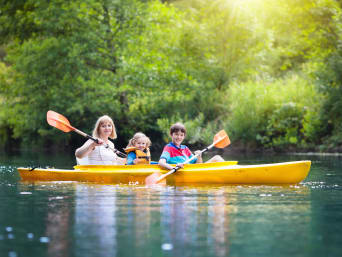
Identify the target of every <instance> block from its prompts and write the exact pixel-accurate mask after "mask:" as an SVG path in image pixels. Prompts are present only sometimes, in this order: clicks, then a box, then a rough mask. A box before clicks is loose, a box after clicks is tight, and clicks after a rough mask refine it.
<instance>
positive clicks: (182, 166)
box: [176, 163, 184, 169]
mask: <svg viewBox="0 0 342 257" xmlns="http://www.w3.org/2000/svg"><path fill="white" fill-rule="evenodd" d="M176 167H179V168H180V169H181V168H184V164H183V163H177V164H176Z"/></svg>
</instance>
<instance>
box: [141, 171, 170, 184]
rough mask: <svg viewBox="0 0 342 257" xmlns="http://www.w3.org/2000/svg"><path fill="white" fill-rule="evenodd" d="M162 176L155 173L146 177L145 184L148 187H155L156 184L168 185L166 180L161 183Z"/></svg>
mask: <svg viewBox="0 0 342 257" xmlns="http://www.w3.org/2000/svg"><path fill="white" fill-rule="evenodd" d="M161 175H162V174H161V173H159V172H155V173H153V174H151V175H149V176H147V177H146V179H145V183H146V185H147V186H151V185H155V184H160V185H164V186H165V185H166V179H162V180H160V181H159V178H160V176H161Z"/></svg>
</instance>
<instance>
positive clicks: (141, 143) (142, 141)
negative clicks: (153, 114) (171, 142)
mask: <svg viewBox="0 0 342 257" xmlns="http://www.w3.org/2000/svg"><path fill="white" fill-rule="evenodd" d="M135 147H136V148H138V149H139V150H141V151H143V150H145V149H146V147H147V138H146V137H140V138H138V140H137V141H136V142H135Z"/></svg>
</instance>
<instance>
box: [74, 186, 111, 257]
mask: <svg viewBox="0 0 342 257" xmlns="http://www.w3.org/2000/svg"><path fill="white" fill-rule="evenodd" d="M75 194H76V195H75V197H76V199H75V218H74V220H75V224H74V247H75V248H76V250H77V253H78V255H79V256H95V255H96V256H116V250H117V243H116V238H117V224H116V209H117V206H116V188H115V187H113V186H101V185H87V184H77V185H76V190H75Z"/></svg>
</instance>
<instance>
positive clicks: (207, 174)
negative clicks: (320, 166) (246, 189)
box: [18, 161, 311, 185]
mask: <svg viewBox="0 0 342 257" xmlns="http://www.w3.org/2000/svg"><path fill="white" fill-rule="evenodd" d="M310 166H311V161H296V162H284V163H274V164H262V165H237V162H236V161H228V162H219V163H202V164H187V165H184V168H183V169H180V170H178V171H177V172H175V173H174V174H171V175H169V176H167V178H166V183H167V184H170V185H181V184H207V185H208V184H296V183H299V182H301V181H302V180H304V179H305V178H306V177H307V175H308V173H309V171H310ZM18 171H19V174H20V177H21V179H22V180H23V181H79V182H94V183H105V184H142V185H143V184H145V179H146V177H147V176H149V175H151V174H152V173H155V172H159V173H161V174H163V173H166V172H167V171H166V170H163V169H161V168H160V167H159V166H158V165H115V166H112V165H106V166H105V165H103V166H102V165H77V166H75V167H74V169H73V170H66V169H51V168H45V169H43V168H36V169H34V170H32V171H31V169H30V168H18Z"/></svg>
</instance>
